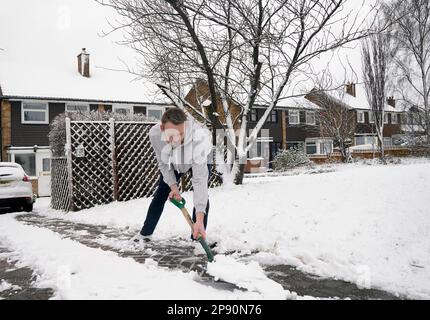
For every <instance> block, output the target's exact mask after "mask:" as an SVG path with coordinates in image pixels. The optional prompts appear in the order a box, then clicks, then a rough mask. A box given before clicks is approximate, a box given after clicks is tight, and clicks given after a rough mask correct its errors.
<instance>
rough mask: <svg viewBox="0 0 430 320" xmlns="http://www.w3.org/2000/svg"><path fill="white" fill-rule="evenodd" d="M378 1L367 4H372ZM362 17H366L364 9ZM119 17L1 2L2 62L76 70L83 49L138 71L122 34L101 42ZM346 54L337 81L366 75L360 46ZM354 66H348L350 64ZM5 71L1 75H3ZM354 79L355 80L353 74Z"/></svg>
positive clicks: (95, 8) (94, 58)
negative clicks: (122, 44) (353, 71)
mask: <svg viewBox="0 0 430 320" xmlns="http://www.w3.org/2000/svg"><path fill="white" fill-rule="evenodd" d="M373 2H374V0H366V1H365V4H366V5H369V4H371V3H373ZM361 4H362V2H361V1H357V0H349V1H348V2H347V4H346V5H345V9H346V10H348V9H349V10H357V8H358V7H360V6H361ZM363 12H366V10H364V11H363ZM115 16H116V13H115V12H114V11H113V10H112V9H110V8H107V7H103V6H101V5H99V4H98V3H96V2H95V1H93V0H2V1H1V5H0V48H2V49H3V50H0V60H1V59H4V61H8V62H14V63H28V62H29V61H32V63H34V61H36V62H38V61H40V65H43V64H44V63H49V65H51V66H54V67H55V65H56V64H61V65H63V66H64V65H65V64H70V67H71V68H72V67H73V68H75V64H76V56H77V55H78V54H79V53H80V51H81V48H84V47H85V48H87V51H88V52H89V53H90V54H91V63H92V65H93V66H98V67H104V68H110V69H124V63H123V61H125V62H126V63H127V65H129V66H133V65H134V62H135V61H136V60H135V59H136V58H135V54H134V52H133V51H132V50H131V49H129V48H127V47H125V46H120V45H118V44H116V43H115V42H116V41H120V40H121V33H120V32H117V33H114V34H112V35H109V36H108V37H102V36H101V34H102V32H103V31H108V30H110V26H109V24H108V20H110V21H112V20H113V19H115V18H114V17H115ZM351 47H352V48H349V49H342V51H341V52H340V53H336V54H335V55H334V58H333V60H331V63H330V70H331V72H332V73H333V74H334V75H335V77H337V78H339V79H340V78H341V80H343V78H344V68H343V66H342V63H340V62H339V58H337V57H338V56H341V57H342V60H343V65H346V66H347V65H348V64H349V63H350V64H351V65H353V66H354V69H355V72H356V74H357V75H359V74H361V58H360V49H359V46H357V45H352V46H351ZM332 57H333V54H332V53H330V54H326V55H324V56H322V57H321V58H320V59H317V60H315V61H314V65H315V68H316V69H317V70H318V69H321V68H325V67H326V65H327V62H328V61H329V60H330V59H331V58H332ZM348 61H349V62H348ZM0 72H1V70H0ZM348 76H349V78H350V79H351V80H354V79H353V78H354V75H353V73H352V72H351V71H349V72H348Z"/></svg>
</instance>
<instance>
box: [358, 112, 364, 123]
mask: <svg viewBox="0 0 430 320" xmlns="http://www.w3.org/2000/svg"><path fill="white" fill-rule="evenodd" d="M357 122H358V123H364V122H365V120H364V111H357Z"/></svg>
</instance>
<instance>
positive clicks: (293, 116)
mask: <svg viewBox="0 0 430 320" xmlns="http://www.w3.org/2000/svg"><path fill="white" fill-rule="evenodd" d="M288 121H289V123H290V124H300V112H299V111H298V110H295V111H293V110H290V111H289V112H288Z"/></svg>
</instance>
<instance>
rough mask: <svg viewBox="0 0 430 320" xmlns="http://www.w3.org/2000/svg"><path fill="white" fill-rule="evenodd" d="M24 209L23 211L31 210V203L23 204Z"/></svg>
mask: <svg viewBox="0 0 430 320" xmlns="http://www.w3.org/2000/svg"><path fill="white" fill-rule="evenodd" d="M24 211H25V212H32V211H33V204H32V203H31V204H25V205H24Z"/></svg>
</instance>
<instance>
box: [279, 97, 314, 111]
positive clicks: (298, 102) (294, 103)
mask: <svg viewBox="0 0 430 320" xmlns="http://www.w3.org/2000/svg"><path fill="white" fill-rule="evenodd" d="M279 107H280V108H288V109H305V110H320V109H321V108H320V107H319V106H318V105H316V104H315V103H313V102H311V101H309V100H308V99H306V98H305V97H304V96H300V97H292V98H286V99H283V100H281V101H280V102H279Z"/></svg>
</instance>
